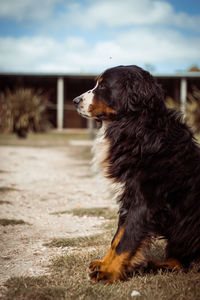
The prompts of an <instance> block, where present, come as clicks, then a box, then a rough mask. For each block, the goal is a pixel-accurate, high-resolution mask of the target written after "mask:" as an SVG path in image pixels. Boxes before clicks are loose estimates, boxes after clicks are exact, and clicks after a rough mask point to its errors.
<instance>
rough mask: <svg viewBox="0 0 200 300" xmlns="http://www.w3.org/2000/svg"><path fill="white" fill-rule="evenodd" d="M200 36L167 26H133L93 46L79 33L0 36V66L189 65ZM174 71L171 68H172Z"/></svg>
mask: <svg viewBox="0 0 200 300" xmlns="http://www.w3.org/2000/svg"><path fill="white" fill-rule="evenodd" d="M199 49H200V38H190V39H189V40H188V38H187V39H186V38H185V37H184V36H183V35H181V34H180V33H177V32H174V31H170V30H165V31H163V30H160V29H157V30H154V32H153V33H152V32H151V30H150V29H148V28H143V29H139V28H138V29H135V30H129V31H124V32H120V33H118V34H116V35H115V36H114V37H113V40H108V41H99V42H97V43H96V44H95V45H94V46H93V47H91V45H89V44H88V43H87V41H86V40H85V39H83V38H81V37H77V38H76V37H73V36H71V37H68V38H66V39H65V40H63V41H62V42H58V41H56V40H55V39H53V38H49V37H45V36H37V37H23V38H0V69H1V70H9V71H29V72H30V71H39V72H40V71H41V72H45V71H46V72H100V71H102V70H103V69H105V68H108V67H110V66H111V64H112V65H118V64H138V65H145V64H146V63H151V64H153V65H154V66H155V67H156V66H157V65H159V63H160V64H164V63H165V64H167V63H168V64H170V65H171V66H173V65H174V66H176V68H177V66H178V67H180V68H181V67H188V66H189V65H190V64H191V63H193V62H197V61H198V62H199V61H200V52H199ZM171 71H173V69H171Z"/></svg>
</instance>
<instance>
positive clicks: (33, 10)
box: [0, 0, 59, 21]
mask: <svg viewBox="0 0 200 300" xmlns="http://www.w3.org/2000/svg"><path fill="white" fill-rule="evenodd" d="M57 2H59V0H45V1H42V2H41V1H37V0H36V1H34V0H1V1H0V6H1V8H0V17H1V18H9V19H14V20H17V21H21V20H28V19H32V20H40V21H41V20H43V19H46V18H47V17H49V16H50V15H51V14H52V12H53V8H54V6H55V4H56V3H57Z"/></svg>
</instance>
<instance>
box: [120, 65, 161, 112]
mask: <svg viewBox="0 0 200 300" xmlns="http://www.w3.org/2000/svg"><path fill="white" fill-rule="evenodd" d="M121 90H122V98H123V99H122V102H123V106H124V107H123V108H124V110H125V111H129V112H135V111H144V110H150V111H158V110H159V111H160V110H161V109H165V103H164V93H163V90H162V88H161V86H160V85H159V84H157V83H156V81H155V79H154V78H153V77H152V76H151V75H150V73H149V72H147V71H144V70H142V69H139V70H138V72H134V73H133V72H130V73H129V74H127V76H125V77H124V78H123V82H122V88H121Z"/></svg>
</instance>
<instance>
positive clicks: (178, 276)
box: [5, 237, 200, 300]
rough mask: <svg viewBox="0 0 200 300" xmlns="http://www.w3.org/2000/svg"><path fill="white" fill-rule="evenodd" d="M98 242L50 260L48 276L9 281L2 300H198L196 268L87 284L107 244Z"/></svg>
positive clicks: (198, 279)
mask: <svg viewBox="0 0 200 300" xmlns="http://www.w3.org/2000/svg"><path fill="white" fill-rule="evenodd" d="M96 238H97V237H96ZM99 238H100V237H99ZM101 241H102V243H101V245H100V246H98V247H97V246H96V250H95V251H94V250H93V251H91V250H89V249H87V248H84V249H83V248H82V245H81V244H80V245H79V249H76V250H75V251H74V253H71V254H69V255H68V254H67V253H66V255H63V256H61V257H58V258H56V259H55V260H53V261H52V264H51V266H50V269H51V272H52V273H51V275H49V276H42V277H19V278H11V279H10V280H8V281H7V283H6V287H7V294H6V295H5V299H7V300H11V299H16V300H17V299H20V300H21V299H24V300H25V299H27V300H29V299H52V300H53V299H66V300H68V299H70V300H71V299H80V300H81V299H87V300H93V299H105V300H106V299H118V300H122V299H123V300H124V299H131V292H132V291H133V290H137V291H139V292H140V294H141V296H140V297H134V299H141V300H143V299H148V300H155V299H157V300H165V299H166V300H169V299H176V300H195V299H200V274H199V273H198V268H197V265H196V266H194V267H193V268H192V269H191V270H190V271H189V272H188V273H184V272H178V273H174V272H169V271H158V273H157V274H153V273H149V274H135V275H134V277H133V278H131V279H130V280H129V281H127V282H120V283H116V284H112V285H103V284H101V283H98V284H92V283H90V282H89V281H88V264H89V262H90V261H92V260H94V259H96V258H99V257H102V256H103V255H104V254H105V246H106V248H107V247H108V244H107V241H105V240H102V239H101ZM105 242H106V244H105ZM86 243H87V242H86ZM154 251H155V250H154Z"/></svg>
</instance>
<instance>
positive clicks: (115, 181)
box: [73, 65, 200, 283]
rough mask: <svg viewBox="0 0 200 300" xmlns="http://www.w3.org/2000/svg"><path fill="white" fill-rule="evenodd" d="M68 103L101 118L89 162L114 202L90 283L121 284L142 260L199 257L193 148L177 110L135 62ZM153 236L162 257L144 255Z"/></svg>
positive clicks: (199, 191) (198, 187) (199, 208)
mask: <svg viewBox="0 0 200 300" xmlns="http://www.w3.org/2000/svg"><path fill="white" fill-rule="evenodd" d="M73 102H74V104H75V106H76V108H77V111H78V113H79V114H80V115H81V116H83V117H86V118H89V119H94V120H97V121H100V122H101V123H102V126H101V128H100V129H99V133H98V137H97V142H96V154H95V156H96V157H95V160H96V164H97V165H98V168H99V170H100V171H101V172H102V173H103V175H104V177H105V178H106V179H107V180H108V181H109V183H110V187H111V190H112V193H113V194H115V195H116V198H117V201H118V202H119V207H120V208H119V221H118V228H117V231H116V233H115V235H114V238H113V240H112V242H111V247H110V249H109V251H108V252H107V254H106V255H105V257H104V258H103V259H101V260H96V261H93V262H91V263H90V266H89V268H90V279H91V281H93V282H99V281H101V282H104V283H113V282H116V281H120V280H122V281H123V280H126V279H127V278H128V276H129V274H130V273H131V272H132V271H133V270H134V269H136V268H137V267H138V266H147V265H148V264H149V265H151V266H155V267H157V268H161V267H166V268H169V269H172V270H180V269H182V268H183V269H184V268H188V267H189V265H190V263H191V262H192V261H194V260H197V259H199V258H200V148H199V147H198V144H197V142H196V141H195V139H194V137H193V134H192V132H191V130H190V129H189V127H188V126H187V125H186V124H184V122H183V118H182V115H181V114H180V113H179V112H176V111H175V110H173V109H168V108H167V107H166V105H165V102H164V92H163V90H162V88H161V86H160V85H159V84H158V83H157V82H156V81H155V79H154V78H153V76H152V75H151V74H150V73H149V72H147V71H145V70H143V69H142V68H140V67H138V66H135V65H130V66H117V67H113V68H110V69H107V70H106V71H105V72H103V73H102V74H101V75H100V76H99V77H98V78H97V81H96V86H95V87H94V88H93V89H91V90H89V91H87V92H86V93H84V94H82V95H80V96H78V97H76V98H75V99H74V100H73ZM154 236H161V237H163V238H165V239H166V240H167V245H166V259H165V260H164V261H163V262H159V261H153V262H152V261H148V259H147V257H146V256H145V250H146V249H147V248H148V246H149V244H150V242H151V240H152V237H154Z"/></svg>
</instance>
